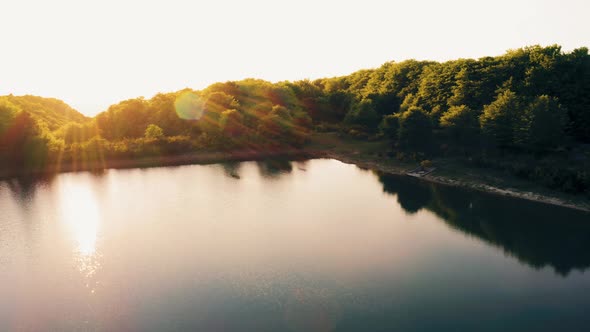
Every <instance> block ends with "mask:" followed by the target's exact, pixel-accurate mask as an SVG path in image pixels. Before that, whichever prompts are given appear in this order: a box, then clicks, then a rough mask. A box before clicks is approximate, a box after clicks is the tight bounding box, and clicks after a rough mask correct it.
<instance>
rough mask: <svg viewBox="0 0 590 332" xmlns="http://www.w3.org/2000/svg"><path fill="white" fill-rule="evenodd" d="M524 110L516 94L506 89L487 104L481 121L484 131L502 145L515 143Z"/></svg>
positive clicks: (492, 139)
mask: <svg viewBox="0 0 590 332" xmlns="http://www.w3.org/2000/svg"><path fill="white" fill-rule="evenodd" d="M522 115H523V111H522V106H521V103H520V101H519V99H518V97H517V96H516V94H515V93H514V92H512V91H510V90H506V91H504V92H502V93H500V94H499V95H498V97H497V98H496V100H494V101H493V102H492V103H491V104H489V105H486V106H485V107H484V109H483V114H482V115H481V116H480V118H479V121H480V125H481V129H482V131H483V133H484V134H485V135H486V136H487V137H488V138H489V139H491V141H492V142H493V143H494V144H495V145H497V146H500V147H506V146H510V145H514V144H515V142H516V140H515V138H516V135H515V133H516V132H517V130H518V128H519V127H520V124H521V119H522Z"/></svg>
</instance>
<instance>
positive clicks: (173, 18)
mask: <svg viewBox="0 0 590 332" xmlns="http://www.w3.org/2000/svg"><path fill="white" fill-rule="evenodd" d="M0 12H1V13H2V17H1V19H0V41H1V43H2V45H3V47H2V50H1V51H0V95H4V94H9V93H13V94H15V95H21V94H34V95H40V96H46V97H55V98H59V99H62V100H64V101H66V102H67V103H69V104H70V105H72V106H73V107H74V108H76V109H78V110H79V111H81V112H82V113H85V114H88V115H93V114H96V113H98V112H100V111H103V110H105V109H106V108H107V107H108V106H109V105H110V104H113V103H116V102H118V101H121V100H123V99H127V98H134V97H138V96H145V97H146V98H149V97H151V96H153V95H154V94H155V93H157V92H160V91H161V92H170V91H176V90H179V89H183V88H185V87H190V88H194V89H201V88H204V87H206V86H207V85H209V84H211V83H213V82H218V81H227V80H239V79H242V78H247V77H255V78H262V79H266V80H270V81H279V80H297V79H303V78H310V79H314V78H319V77H328V76H337V75H344V74H349V73H351V72H353V71H356V70H358V69H362V68H374V67H378V66H380V65H381V64H382V63H384V62H386V61H391V60H396V61H400V60H405V59H409V58H415V59H421V60H422V59H432V60H449V59H455V58H468V57H475V58H477V57H481V56H486V55H499V54H502V53H504V52H505V51H506V50H507V49H511V48H519V47H522V46H526V45H533V44H541V45H549V44H555V43H557V44H560V45H562V46H563V48H564V50H567V51H569V50H571V49H574V48H577V47H581V46H590V25H589V24H588V21H587V15H588V13H590V1H587V0H559V1H557V0H556V1H547V0H495V1H494V0H491V1H489V0H488V1H477V0H444V1H441V0H432V1H429V0H407V1H373V0H362V1H346V0H340V1H336V0H329V1H322V0H298V1H280V0H247V1H244V0H236V1H229V0H206V1H188V0H187V1H182V0H165V1H164V0H162V1H149V0H142V1H124V0H101V1H80V0H52V1H47V0H38V1H33V0H2V2H0Z"/></svg>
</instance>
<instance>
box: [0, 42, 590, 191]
mask: <svg viewBox="0 0 590 332" xmlns="http://www.w3.org/2000/svg"><path fill="white" fill-rule="evenodd" d="M314 132H338V133H339V134H340V135H347V136H353V137H355V138H356V139H359V140H371V141H373V140H374V141H377V140H387V141H388V142H390V144H389V145H388V146H389V149H388V150H387V151H384V155H386V156H389V157H390V158H397V159H400V160H416V161H420V160H421V159H435V160H436V158H440V157H453V158H459V159H461V160H463V161H464V163H465V165H466V166H469V167H489V168H494V169H500V170H503V171H506V172H508V173H511V174H515V175H517V176H520V177H523V178H526V179H530V180H532V181H535V182H539V183H543V184H545V185H546V186H548V187H551V188H555V189H559V190H562V191H566V192H572V193H585V194H590V152H589V144H590V55H589V54H588V48H585V47H583V48H578V49H575V50H573V51H571V52H563V51H562V50H561V47H560V46H557V45H554V46H548V47H541V46H532V47H526V48H522V49H517V50H510V51H508V52H507V53H506V54H504V55H502V56H497V57H484V58H480V59H477V60H474V59H459V60H454V61H448V62H444V63H439V62H432V61H416V60H407V61H403V62H388V63H385V64H383V65H382V66H381V67H379V68H376V69H365V70H360V71H357V72H355V73H352V74H350V75H347V76H342V77H334V78H324V79H317V80H313V81H311V80H302V81H295V82H288V81H285V82H278V83H270V82H267V81H263V80H257V79H246V80H242V81H235V82H225V83H216V84H213V85H211V86H209V87H207V88H205V89H203V90H199V91H195V90H190V89H185V90H181V91H178V92H173V93H161V94H157V95H155V96H153V97H152V98H151V99H145V98H143V97H140V98H136V99H129V100H125V101H122V102H120V103H118V104H115V105H112V106H110V107H109V108H108V109H107V110H106V111H104V112H102V113H100V114H98V115H97V116H96V117H94V118H87V117H84V116H83V115H81V114H80V113H78V112H77V111H75V110H73V109H72V108H70V107H69V106H67V105H66V104H65V103H63V102H61V101H59V100H56V99H50V98H41V97H35V96H12V95H9V96H2V97H0V161H1V162H2V164H3V165H8V166H9V167H13V168H19V169H29V170H42V169H47V168H48V167H50V166H52V165H58V164H60V163H69V164H79V165H81V167H82V166H83V165H85V164H88V165H100V163H101V162H103V161H104V160H108V159H125V158H137V157H145V156H159V155H173V154H181V153H188V152H198V151H235V150H256V151H268V150H281V149H285V148H301V147H304V146H305V145H306V143H307V142H308V140H309V137H310V135H311V134H312V133H314Z"/></svg>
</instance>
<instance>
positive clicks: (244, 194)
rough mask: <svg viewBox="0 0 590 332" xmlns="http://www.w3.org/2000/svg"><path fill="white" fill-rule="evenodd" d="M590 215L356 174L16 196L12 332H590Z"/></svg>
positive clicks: (7, 254)
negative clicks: (589, 268) (589, 269)
mask: <svg viewBox="0 0 590 332" xmlns="http://www.w3.org/2000/svg"><path fill="white" fill-rule="evenodd" d="M588 267H590V214H588V213H583V212H577V211H574V210H568V209H563V208H559V207H555V206H548V205H543V204H538V203H533V202H528V201H523V200H516V199H510V198H504V197H499V196H493V195H489V194H484V193H479V192H474V191H468V190H464V189H460V188H452V187H446V186H440V185H435V184H430V183H425V182H420V181H418V180H416V179H413V178H409V177H402V176H393V175H384V174H378V173H375V172H373V171H368V170H363V169H360V168H357V167H356V166H353V165H348V164H343V163H341V162H339V161H335V160H328V159H318V160H309V161H300V162H289V161H281V160H271V161H264V162H244V163H226V164H217V165H190V166H179V167H161V168H146V169H128V170H107V171H105V172H103V173H101V174H92V173H64V174H58V175H56V176H53V177H49V178H42V179H34V180H32V179H13V180H7V181H0V331H13V330H15V331H20V330H23V331H394V330H395V331H588V329H590V315H589V312H590V311H589V310H590V272H588Z"/></svg>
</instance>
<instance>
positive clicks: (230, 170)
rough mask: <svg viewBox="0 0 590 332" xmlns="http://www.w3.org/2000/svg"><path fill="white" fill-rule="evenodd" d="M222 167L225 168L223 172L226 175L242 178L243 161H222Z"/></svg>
mask: <svg viewBox="0 0 590 332" xmlns="http://www.w3.org/2000/svg"><path fill="white" fill-rule="evenodd" d="M221 167H222V168H223V172H224V173H225V175H227V176H229V177H232V178H236V179H239V178H240V169H241V168H242V163H241V162H239V161H226V162H224V163H221Z"/></svg>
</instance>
